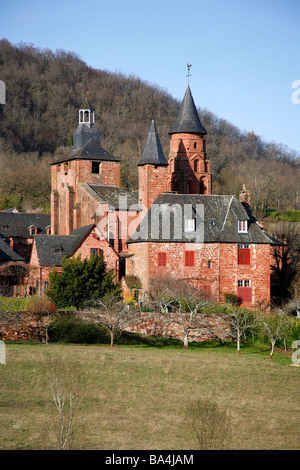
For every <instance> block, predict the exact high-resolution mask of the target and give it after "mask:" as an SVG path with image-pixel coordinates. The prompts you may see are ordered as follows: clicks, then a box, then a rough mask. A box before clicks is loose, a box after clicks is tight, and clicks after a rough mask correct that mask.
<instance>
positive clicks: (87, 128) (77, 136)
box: [73, 122, 101, 149]
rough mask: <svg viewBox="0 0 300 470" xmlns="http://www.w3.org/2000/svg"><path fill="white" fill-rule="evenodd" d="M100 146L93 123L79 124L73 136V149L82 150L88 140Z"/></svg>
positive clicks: (98, 132) (97, 130)
mask: <svg viewBox="0 0 300 470" xmlns="http://www.w3.org/2000/svg"><path fill="white" fill-rule="evenodd" d="M91 139H92V140H93V141H95V142H96V143H97V144H99V145H100V144H101V139H100V131H99V129H98V127H97V126H96V124H95V123H93V122H81V123H80V124H78V126H77V128H76V130H75V132H74V134H73V148H74V149H80V148H82V147H83V146H84V145H85V144H86V143H87V142H88V141H89V140H91Z"/></svg>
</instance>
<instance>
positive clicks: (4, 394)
mask: <svg viewBox="0 0 300 470" xmlns="http://www.w3.org/2000/svg"><path fill="white" fill-rule="evenodd" d="M55 358H56V359H57V360H60V361H61V362H62V364H64V365H65V366H66V371H67V372H66V374H67V375H68V374H69V373H71V371H73V372H74V371H75V374H76V377H77V379H78V382H80V383H81V386H82V391H83V400H82V402H81V405H80V408H79V410H78V412H77V415H76V416H75V420H74V433H73V438H72V441H71V448H73V449H95V450H96V449H106V450H141V449H146V450H154V449H158V450H171V449H177V450H180V449H191V450H192V449H197V441H196V439H195V436H194V434H193V431H192V429H191V426H190V425H189V422H188V421H187V418H186V409H187V406H188V404H189V403H190V402H191V400H192V399H195V398H197V397H201V398H204V399H208V400H211V401H212V402H214V403H217V405H218V406H219V408H220V409H222V410H226V412H228V413H229V414H230V417H231V420H232V428H233V435H232V439H231V441H230V444H229V448H230V449H298V448H299V431H300V413H299V412H300V402H299V392H298V389H299V384H300V380H299V377H300V375H299V374H300V368H297V367H293V366H292V361H291V357H290V355H287V354H283V353H282V352H280V351H277V352H276V353H275V355H274V358H273V359H272V360H271V359H269V348H268V346H267V345H260V346H258V345H252V346H243V349H242V352H241V354H237V353H236V350H235V347H234V345H231V344H226V345H223V346H220V344H219V343H210V344H208V343H206V344H205V343H202V344H198V345H196V344H191V347H190V348H189V349H188V350H183V349H182V348H181V347H180V346H167V347H149V346H145V345H142V346H122V345H119V346H116V347H115V348H113V349H111V348H110V347H108V346H103V345H72V344H68V345H63V344H49V345H48V346H46V345H44V344H34V343H23V344H20V343H13V342H11V343H6V364H5V365H0V384H1V385H0V443H1V444H0V447H1V449H57V448H58V444H57V437H58V433H59V424H58V412H57V410H56V408H55V406H54V402H53V399H52V396H51V391H50V386H49V379H48V373H49V361H50V360H53V359H55Z"/></svg>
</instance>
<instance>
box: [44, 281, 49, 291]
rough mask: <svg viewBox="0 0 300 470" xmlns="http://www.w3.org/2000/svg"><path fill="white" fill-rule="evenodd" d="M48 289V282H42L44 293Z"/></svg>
mask: <svg viewBox="0 0 300 470" xmlns="http://www.w3.org/2000/svg"><path fill="white" fill-rule="evenodd" d="M48 289H49V282H48V281H45V282H44V292H45V291H46V290H48Z"/></svg>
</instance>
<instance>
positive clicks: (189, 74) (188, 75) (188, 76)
mask: <svg viewBox="0 0 300 470" xmlns="http://www.w3.org/2000/svg"><path fill="white" fill-rule="evenodd" d="M186 66H187V69H188V73H187V79H188V85H189V84H190V76H191V72H190V68H191V66H192V64H190V63H189V62H188V63H187V65H186Z"/></svg>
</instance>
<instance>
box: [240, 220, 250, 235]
mask: <svg viewBox="0 0 300 470" xmlns="http://www.w3.org/2000/svg"><path fill="white" fill-rule="evenodd" d="M238 233H248V221H247V220H238Z"/></svg>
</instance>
